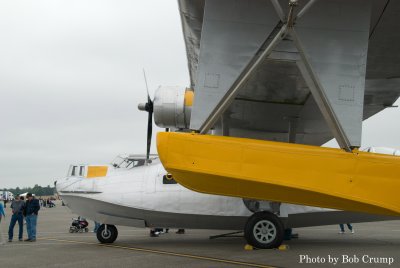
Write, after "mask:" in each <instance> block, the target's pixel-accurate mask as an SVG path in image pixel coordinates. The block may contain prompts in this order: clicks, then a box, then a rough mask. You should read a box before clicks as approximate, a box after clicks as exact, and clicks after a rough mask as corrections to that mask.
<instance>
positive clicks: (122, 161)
mask: <svg viewBox="0 0 400 268" xmlns="http://www.w3.org/2000/svg"><path fill="white" fill-rule="evenodd" d="M145 163H146V159H134V158H129V157H123V156H118V157H117V158H115V159H114V161H113V163H112V165H113V167H115V168H134V167H139V166H143V165H144V164H145Z"/></svg>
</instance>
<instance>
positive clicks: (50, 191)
mask: <svg viewBox="0 0 400 268" xmlns="http://www.w3.org/2000/svg"><path fill="white" fill-rule="evenodd" d="M3 190H4V191H10V192H12V193H13V194H14V196H17V195H20V194H23V193H26V192H29V193H32V194H34V195H36V196H46V195H54V193H55V192H56V188H55V187H50V185H47V186H46V187H42V186H39V185H37V184H35V186H33V187H23V188H19V187H16V188H7V189H3Z"/></svg>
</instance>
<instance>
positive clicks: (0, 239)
mask: <svg viewBox="0 0 400 268" xmlns="http://www.w3.org/2000/svg"><path fill="white" fill-rule="evenodd" d="M2 203H3V202H0V245H4V238H3V232H2V231H1V230H2V228H1V221H2V219H3V218H4V219H5V218H6V213H5V212H4V208H3V204H2Z"/></svg>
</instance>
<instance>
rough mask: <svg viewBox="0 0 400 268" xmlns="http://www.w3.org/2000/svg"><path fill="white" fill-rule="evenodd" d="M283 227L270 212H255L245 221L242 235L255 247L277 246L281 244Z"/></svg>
mask: <svg viewBox="0 0 400 268" xmlns="http://www.w3.org/2000/svg"><path fill="white" fill-rule="evenodd" d="M284 233H285V228H284V226H283V223H282V221H281V220H280V219H279V217H278V216H276V215H275V214H273V213H271V212H266V211H262V212H256V213H254V214H253V215H252V216H251V217H250V218H249V219H248V220H247V223H246V226H245V228H244V237H245V239H246V241H247V243H249V244H250V245H252V246H253V247H256V248H262V249H267V248H277V247H279V246H280V245H281V244H282V241H283V237H284Z"/></svg>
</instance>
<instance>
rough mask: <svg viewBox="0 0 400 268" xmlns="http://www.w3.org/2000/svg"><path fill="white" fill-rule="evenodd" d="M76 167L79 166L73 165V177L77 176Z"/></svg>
mask: <svg viewBox="0 0 400 268" xmlns="http://www.w3.org/2000/svg"><path fill="white" fill-rule="evenodd" d="M76 169H77V166H73V167H72V170H71V176H72V177H74V176H76V171H77V170H76Z"/></svg>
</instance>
